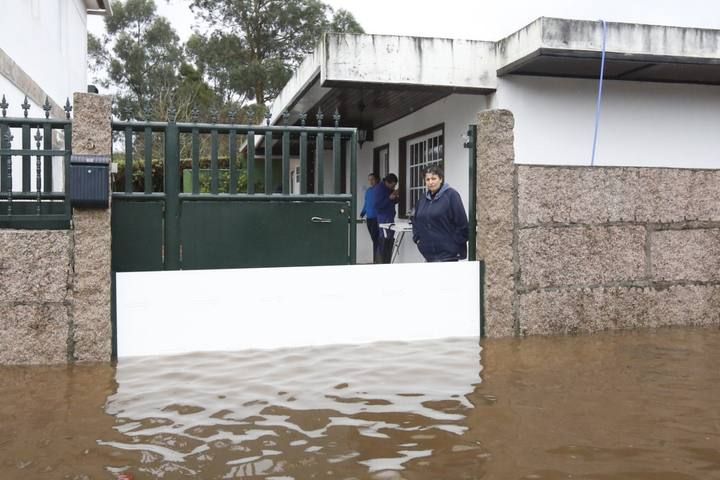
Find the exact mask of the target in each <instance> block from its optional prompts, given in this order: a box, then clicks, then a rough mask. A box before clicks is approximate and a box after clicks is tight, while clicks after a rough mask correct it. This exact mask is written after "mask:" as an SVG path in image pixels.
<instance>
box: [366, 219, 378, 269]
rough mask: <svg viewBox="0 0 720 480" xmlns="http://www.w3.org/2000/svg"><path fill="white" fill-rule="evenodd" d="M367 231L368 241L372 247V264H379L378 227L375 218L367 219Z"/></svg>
mask: <svg viewBox="0 0 720 480" xmlns="http://www.w3.org/2000/svg"><path fill="white" fill-rule="evenodd" d="M367 229H368V232H369V233H370V240H372V245H373V263H380V261H379V257H380V251H381V250H380V249H381V247H380V227H379V226H378V221H377V218H368V219H367Z"/></svg>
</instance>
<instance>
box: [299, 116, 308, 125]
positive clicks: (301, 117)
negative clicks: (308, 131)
mask: <svg viewBox="0 0 720 480" xmlns="http://www.w3.org/2000/svg"><path fill="white" fill-rule="evenodd" d="M306 121H307V113H301V114H300V126H302V127H304V126H305V122H306Z"/></svg>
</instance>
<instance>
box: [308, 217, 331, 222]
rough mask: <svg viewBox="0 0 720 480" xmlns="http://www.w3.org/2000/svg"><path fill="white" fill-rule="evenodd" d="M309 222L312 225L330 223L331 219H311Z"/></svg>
mask: <svg viewBox="0 0 720 480" xmlns="http://www.w3.org/2000/svg"><path fill="white" fill-rule="evenodd" d="M310 221H311V222H313V223H332V219H331V218H322V217H312V218H311V219H310Z"/></svg>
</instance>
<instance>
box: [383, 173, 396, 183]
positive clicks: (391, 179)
mask: <svg viewBox="0 0 720 480" xmlns="http://www.w3.org/2000/svg"><path fill="white" fill-rule="evenodd" d="M383 182H390V183H397V182H398V178H397V175H395V174H394V173H388V174H387V175H385V178H383Z"/></svg>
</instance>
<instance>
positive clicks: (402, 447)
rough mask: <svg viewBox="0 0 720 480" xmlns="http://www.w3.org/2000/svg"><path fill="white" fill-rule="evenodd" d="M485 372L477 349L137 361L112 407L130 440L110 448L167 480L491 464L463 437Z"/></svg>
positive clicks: (385, 346) (437, 345)
mask: <svg viewBox="0 0 720 480" xmlns="http://www.w3.org/2000/svg"><path fill="white" fill-rule="evenodd" d="M480 371H481V366H480V348H479V346H478V342H477V339H450V340H445V341H440V342H438V341H432V342H413V343H399V342H398V343H380V344H373V345H362V346H338V347H316V348H307V349H292V350H274V351H247V352H234V353H220V354H218V353H207V354H205V353H203V354H192V355H182V356H173V357H162V358H136V359H126V360H122V361H121V362H120V363H119V365H118V366H117V383H118V389H117V393H115V394H114V395H112V396H111V397H110V398H109V399H108V403H107V413H109V414H111V415H113V416H115V417H116V418H117V422H118V426H117V427H116V428H117V430H118V431H119V432H121V433H122V434H123V435H124V436H125V437H126V440H125V441H116V440H102V441H101V444H102V445H104V446H106V447H111V448H113V449H118V450H126V451H134V452H139V453H140V454H141V462H140V463H141V466H140V467H139V470H140V472H141V473H142V472H146V473H148V474H151V475H155V476H163V477H165V476H167V475H169V474H172V475H174V476H177V475H181V474H183V473H184V474H188V475H190V474H202V476H203V477H204V476H211V475H217V476H218V478H222V477H226V478H236V477H248V476H263V477H266V476H270V477H272V476H277V478H298V479H300V478H313V477H317V475H321V476H329V477H333V476H335V475H337V476H338V477H342V478H350V477H352V476H353V475H355V476H359V477H362V476H367V475H368V474H372V475H374V476H379V477H378V478H380V477H382V478H385V477H388V478H392V477H393V472H396V471H399V470H405V469H406V464H407V463H408V462H410V461H414V462H415V463H418V464H420V465H422V462H421V461H420V459H423V458H426V457H430V456H431V455H433V452H434V451H436V450H438V449H447V450H449V451H448V453H449V455H450V456H456V457H457V459H456V460H457V461H458V462H467V461H468V459H469V461H470V462H471V463H476V462H482V461H483V458H484V457H483V456H482V455H477V453H479V450H480V448H479V446H478V445H477V443H476V442H472V441H470V442H468V441H465V440H463V438H462V435H463V433H464V432H465V431H466V430H467V428H468V427H467V422H466V415H467V412H468V411H470V410H471V409H472V408H473V405H472V404H471V403H470V401H469V400H468V398H467V397H468V395H469V394H471V393H472V392H473V390H474V389H475V386H476V385H477V384H479V383H480ZM453 448H454V449H455V450H453ZM476 451H477V452H476ZM469 452H471V453H470V454H469V455H468V453H469ZM459 465H460V463H458V466H459ZM221 466H222V467H221ZM134 469H135V470H136V471H137V467H134ZM220 470H223V471H222V472H221V471H220ZM116 471H119V470H116Z"/></svg>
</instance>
